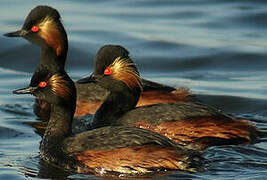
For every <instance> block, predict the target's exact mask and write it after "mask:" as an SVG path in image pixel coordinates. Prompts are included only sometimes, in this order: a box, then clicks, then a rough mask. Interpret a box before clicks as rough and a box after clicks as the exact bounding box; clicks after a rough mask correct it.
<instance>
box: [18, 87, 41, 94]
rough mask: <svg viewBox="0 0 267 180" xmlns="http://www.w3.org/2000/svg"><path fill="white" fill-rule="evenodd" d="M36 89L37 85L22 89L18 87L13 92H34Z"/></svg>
mask: <svg viewBox="0 0 267 180" xmlns="http://www.w3.org/2000/svg"><path fill="white" fill-rule="evenodd" d="M35 90H36V87H31V86H29V87H26V88H22V89H17V90H14V91H13V94H32V93H33V92H34V91H35Z"/></svg>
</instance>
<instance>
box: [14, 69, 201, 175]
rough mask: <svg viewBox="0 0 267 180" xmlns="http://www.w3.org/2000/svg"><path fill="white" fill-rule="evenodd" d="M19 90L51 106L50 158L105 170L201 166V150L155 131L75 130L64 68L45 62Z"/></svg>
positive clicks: (44, 153) (43, 151) (72, 167)
mask: <svg viewBox="0 0 267 180" xmlns="http://www.w3.org/2000/svg"><path fill="white" fill-rule="evenodd" d="M133 78H134V77H133ZM133 85H134V84H133ZM14 93H15V94H29V93H30V94H33V95H34V96H36V97H37V98H38V99H41V100H45V101H47V102H48V103H50V105H51V113H50V119H49V121H48V126H47V128H46V130H45V134H44V136H43V139H42V141H41V144H40V156H41V159H42V160H44V161H46V162H48V163H52V164H54V165H56V166H59V167H62V168H65V169H67V170H69V171H72V172H77V173H100V174H102V173H109V172H111V173H116V174H117V173H119V174H121V173H123V174H143V173H149V172H153V171H160V170H185V171H196V169H197V168H198V167H200V166H199V163H201V158H200V156H199V153H196V152H195V151H192V150H188V149H186V148H184V147H182V146H179V145H177V144H175V143H174V142H172V141H171V140H169V139H168V138H166V137H164V136H162V135H160V134H158V133H156V132H153V131H149V130H145V129H141V128H136V127H125V126H113V127H112V126H105V127H101V128H96V129H93V130H90V131H86V132H83V133H80V134H76V135H72V132H71V124H72V120H73V115H74V112H75V105H76V90H75V84H74V82H73V81H72V80H71V79H70V78H69V76H68V75H67V74H66V73H65V71H64V69H63V68H62V69H57V70H51V69H50V68H49V67H45V66H42V67H40V66H39V69H37V70H36V71H35V73H34V75H33V77H32V80H31V83H30V85H29V87H27V88H24V89H19V90H16V91H14ZM101 110H102V109H100V111H101ZM101 113H103V112H101ZM97 114H98V113H97Z"/></svg>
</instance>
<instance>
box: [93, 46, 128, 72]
mask: <svg viewBox="0 0 267 180" xmlns="http://www.w3.org/2000/svg"><path fill="white" fill-rule="evenodd" d="M117 57H121V58H124V59H128V58H130V57H129V52H128V51H127V50H126V49H125V48H124V47H122V46H120V45H105V46H103V47H101V48H100V49H99V51H98V52H97V54H96V56H95V60H94V72H93V74H95V75H96V74H103V72H104V70H105V69H106V67H107V66H109V65H110V64H112V63H113V62H114V60H115V59H116V58H117Z"/></svg>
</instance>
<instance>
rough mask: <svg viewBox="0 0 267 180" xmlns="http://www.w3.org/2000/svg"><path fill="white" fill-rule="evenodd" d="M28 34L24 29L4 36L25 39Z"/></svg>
mask: <svg viewBox="0 0 267 180" xmlns="http://www.w3.org/2000/svg"><path fill="white" fill-rule="evenodd" d="M26 34H27V31H25V30H24V29H21V30H18V31H15V32H10V33H6V34H4V36H7V37H24V36H25V35H26Z"/></svg>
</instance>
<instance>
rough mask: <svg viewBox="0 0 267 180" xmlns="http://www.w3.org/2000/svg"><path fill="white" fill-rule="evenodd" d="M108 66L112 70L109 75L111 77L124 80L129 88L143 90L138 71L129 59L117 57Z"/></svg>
mask: <svg viewBox="0 0 267 180" xmlns="http://www.w3.org/2000/svg"><path fill="white" fill-rule="evenodd" d="M108 68H110V70H111V71H112V73H111V75H110V76H111V77H112V78H114V79H117V80H119V81H122V82H124V83H125V84H126V85H127V86H128V87H129V88H131V89H133V88H139V89H140V90H141V91H142V90H143V87H142V84H141V79H140V76H139V72H138V71H137V69H136V66H135V64H134V63H133V62H132V61H131V60H130V59H126V58H121V57H117V58H116V59H115V61H114V62H113V63H112V64H111V65H109V66H108Z"/></svg>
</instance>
